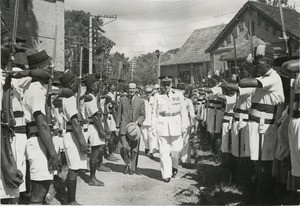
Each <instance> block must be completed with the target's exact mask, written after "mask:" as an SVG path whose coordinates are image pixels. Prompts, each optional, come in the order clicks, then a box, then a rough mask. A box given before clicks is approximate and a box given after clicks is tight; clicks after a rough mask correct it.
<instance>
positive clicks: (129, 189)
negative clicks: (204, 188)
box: [52, 143, 197, 205]
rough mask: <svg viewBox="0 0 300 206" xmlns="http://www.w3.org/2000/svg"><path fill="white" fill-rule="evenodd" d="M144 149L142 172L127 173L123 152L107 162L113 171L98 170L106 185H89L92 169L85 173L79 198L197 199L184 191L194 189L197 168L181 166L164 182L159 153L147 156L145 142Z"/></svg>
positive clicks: (102, 201)
mask: <svg viewBox="0 0 300 206" xmlns="http://www.w3.org/2000/svg"><path fill="white" fill-rule="evenodd" d="M140 151H141V152H140V156H139V164H138V170H137V172H138V173H139V174H134V175H128V174H126V175H125V174H123V170H124V164H123V161H122V160H121V157H120V156H119V155H117V157H118V158H120V160H119V161H118V162H108V161H106V162H105V165H106V166H108V167H109V168H111V169H112V172H99V171H97V174H96V175H97V178H98V179H100V180H101V181H103V182H104V183H105V187H91V186H89V185H88V184H87V183H86V182H85V180H86V179H87V178H88V175H89V172H87V173H84V174H82V175H81V177H80V178H79V180H78V184H77V201H78V202H79V203H80V204H84V205H145V204H147V205H174V204H180V203H183V202H185V203H193V202H197V200H196V199H193V197H188V196H189V195H188V196H184V197H183V195H184V192H185V191H186V190H187V189H189V190H192V188H193V186H192V185H193V184H195V183H196V182H195V181H194V180H192V178H191V177H194V174H195V172H196V170H194V169H183V168H182V167H180V168H179V172H178V174H177V176H176V178H172V180H171V182H169V183H164V182H163V181H161V173H160V163H159V155H158V154H155V155H154V156H155V160H152V159H150V158H149V157H147V156H145V154H144V152H143V151H144V149H143V143H141V149H140ZM52 203H55V201H54V202H52ZM57 204H59V202H57Z"/></svg>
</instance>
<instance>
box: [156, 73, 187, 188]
mask: <svg viewBox="0 0 300 206" xmlns="http://www.w3.org/2000/svg"><path fill="white" fill-rule="evenodd" d="M160 79H161V84H162V87H163V93H162V94H160V95H159V96H157V98H156V99H155V102H154V106H153V111H154V112H153V113H154V115H155V116H156V118H157V124H156V134H157V137H158V144H159V155H160V166H161V173H162V178H163V181H164V182H166V183H168V182H170V180H171V176H173V177H175V175H176V174H177V172H178V158H179V152H180V151H181V149H182V146H183V140H182V134H184V133H185V132H186V131H187V127H188V121H189V120H188V118H187V116H188V115H187V114H186V109H185V108H184V97H183V95H182V94H181V93H180V92H178V91H175V90H173V89H172V88H171V86H172V77H170V76H162V77H160Z"/></svg>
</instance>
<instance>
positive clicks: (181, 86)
mask: <svg viewBox="0 0 300 206" xmlns="http://www.w3.org/2000/svg"><path fill="white" fill-rule="evenodd" d="M177 89H180V90H185V84H184V83H178V84H177Z"/></svg>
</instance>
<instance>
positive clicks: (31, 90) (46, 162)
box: [14, 50, 60, 204]
mask: <svg viewBox="0 0 300 206" xmlns="http://www.w3.org/2000/svg"><path fill="white" fill-rule="evenodd" d="M27 58H28V64H29V68H30V69H31V70H32V71H31V70H27V71H22V72H19V73H17V74H15V76H14V77H18V75H20V76H19V78H21V77H26V76H31V77H32V81H31V83H30V84H29V85H28V86H27V87H26V88H25V89H24V96H23V101H22V106H23V108H24V109H23V111H24V116H25V121H26V125H27V134H28V137H29V139H28V140H27V145H26V154H27V159H28V160H29V164H30V179H31V184H32V191H31V197H30V204H43V202H44V200H45V197H46V194H47V192H48V189H49V187H50V184H51V181H52V180H53V172H54V171H55V170H57V171H58V170H59V169H60V168H59V166H60V164H59V160H58V155H57V151H55V147H54V145H53V142H52V138H51V131H50V128H49V125H48V123H47V120H46V115H45V114H46V112H45V105H46V92H47V91H46V90H45V89H44V87H43V86H42V84H41V83H40V82H43V81H48V80H49V78H50V74H49V73H48V72H47V71H44V70H42V69H47V68H48V67H49V65H50V57H49V56H48V55H47V53H46V52H45V51H44V50H42V51H40V52H38V53H36V54H33V55H29V56H28V57H27ZM33 69H34V70H33ZM33 71H35V72H36V73H39V75H37V76H34V75H33V74H34V72H33Z"/></svg>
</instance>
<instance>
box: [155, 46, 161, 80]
mask: <svg viewBox="0 0 300 206" xmlns="http://www.w3.org/2000/svg"><path fill="white" fill-rule="evenodd" d="M155 54H156V56H157V61H158V62H157V71H156V75H157V84H159V85H160V79H159V77H160V51H159V50H158V49H157V50H156V51H155Z"/></svg>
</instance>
